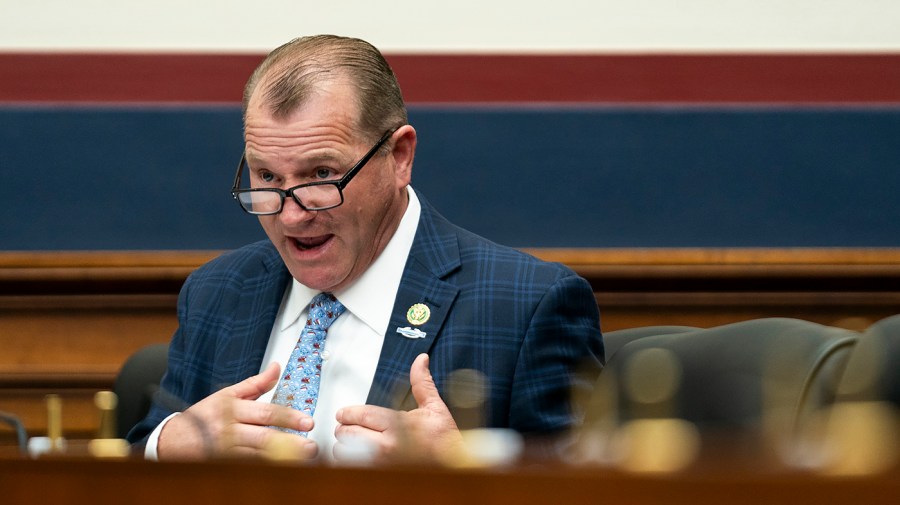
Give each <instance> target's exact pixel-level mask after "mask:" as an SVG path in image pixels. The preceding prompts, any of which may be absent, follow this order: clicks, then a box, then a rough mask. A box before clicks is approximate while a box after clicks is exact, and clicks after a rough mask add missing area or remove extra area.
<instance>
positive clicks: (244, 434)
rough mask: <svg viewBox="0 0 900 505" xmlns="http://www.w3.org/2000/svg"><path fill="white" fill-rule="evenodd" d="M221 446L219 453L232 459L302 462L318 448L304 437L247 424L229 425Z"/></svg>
mask: <svg viewBox="0 0 900 505" xmlns="http://www.w3.org/2000/svg"><path fill="white" fill-rule="evenodd" d="M222 442H223V446H222V448H221V450H222V452H223V453H225V454H228V455H232V456H257V457H270V458H273V459H280V460H303V459H310V458H314V457H315V456H316V455H317V454H318V452H319V448H318V445H316V443H315V442H313V441H311V440H309V439H307V438H306V437H302V436H300V435H296V434H292V433H285V432H282V431H278V430H275V429H272V428H268V427H264V426H254V425H249V424H233V425H231V426H230V427H229V428H228V430H227V432H226V433H225V436H223V438H222Z"/></svg>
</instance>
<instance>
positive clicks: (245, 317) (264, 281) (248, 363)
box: [218, 247, 291, 385]
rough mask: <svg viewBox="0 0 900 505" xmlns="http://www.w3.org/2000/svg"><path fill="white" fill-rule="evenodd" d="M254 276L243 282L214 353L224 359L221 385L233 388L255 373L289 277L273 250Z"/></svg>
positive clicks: (272, 249) (264, 258)
mask: <svg viewBox="0 0 900 505" xmlns="http://www.w3.org/2000/svg"><path fill="white" fill-rule="evenodd" d="M261 263H262V264H261V267H260V270H259V274H258V275H253V276H248V277H246V278H245V279H244V283H243V286H242V289H241V296H240V298H239V302H238V304H237V306H236V307H235V311H234V316H233V318H232V325H231V331H230V332H229V334H228V336H227V337H226V338H225V339H224V341H223V342H222V343H221V345H222V348H220V349H219V351H218V353H219V355H220V356H223V357H226V359H224V360H223V361H224V363H226V367H227V369H226V370H223V376H225V377H227V379H225V381H224V382H225V384H226V385H227V384H228V383H231V384H234V383H237V382H240V381H242V380H244V379H246V378H247V377H250V376H252V375H256V374H258V373H259V368H260V366H262V359H263V356H264V354H265V351H266V347H267V345H268V341H269V337H270V336H271V334H272V326H273V325H274V324H275V318H276V316H277V315H278V310H279V308H280V307H281V301H282V299H283V298H284V293H285V290H286V289H287V286H288V283H289V282H290V279H291V276H290V273H289V272H288V270H287V268H286V267H285V266H284V263H282V262H281V258H280V256H279V255H278V253H277V251H276V250H275V248H274V247H271V251H269V254H267V255H266V256H264V257H263V258H261Z"/></svg>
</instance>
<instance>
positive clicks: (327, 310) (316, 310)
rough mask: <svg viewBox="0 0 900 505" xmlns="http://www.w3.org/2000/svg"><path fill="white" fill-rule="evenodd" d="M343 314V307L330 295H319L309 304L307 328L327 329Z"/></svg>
mask: <svg viewBox="0 0 900 505" xmlns="http://www.w3.org/2000/svg"><path fill="white" fill-rule="evenodd" d="M343 313H344V305H343V304H342V303H341V302H339V301H338V300H337V298H335V297H334V295H332V294H331V293H319V294H318V295H316V296H315V298H313V299H312V302H310V304H309V322H308V324H309V326H311V327H315V328H319V329H323V330H324V329H327V328H328V327H329V326H331V323H333V322H334V320H335V319H337V318H338V317H340V315H341V314H343Z"/></svg>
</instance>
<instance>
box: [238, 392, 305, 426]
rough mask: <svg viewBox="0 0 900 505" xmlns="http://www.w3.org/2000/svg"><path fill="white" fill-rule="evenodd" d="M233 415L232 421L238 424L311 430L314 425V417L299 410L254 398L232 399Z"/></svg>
mask: <svg viewBox="0 0 900 505" xmlns="http://www.w3.org/2000/svg"><path fill="white" fill-rule="evenodd" d="M231 416H232V417H231V421H233V422H234V423H238V424H249V425H255V426H274V427H277V428H287V429H291V430H297V431H310V430H311V429H313V425H314V423H313V419H312V417H310V416H308V415H307V414H304V413H303V412H300V411H299V410H294V409H292V408H290V407H287V406H284V405H276V404H274V403H262V402H257V401H253V400H234V401H232V404H231Z"/></svg>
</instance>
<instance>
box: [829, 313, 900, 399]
mask: <svg viewBox="0 0 900 505" xmlns="http://www.w3.org/2000/svg"><path fill="white" fill-rule="evenodd" d="M838 400H840V401H886V402H890V403H893V404H894V405H895V406H896V407H900V314H898V315H895V316H891V317H888V318H885V319H882V320H881V321H878V322H876V323H875V324H873V325H871V326H870V327H869V328H867V329H866V330H865V331H864V332H863V333H862V335H861V336H860V339H859V343H858V344H857V345H856V348H855V349H854V350H853V353H852V354H851V355H850V361H849V362H848V363H847V370H846V371H845V372H844V376H843V377H842V378H841V382H840V385H839V388H838Z"/></svg>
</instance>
